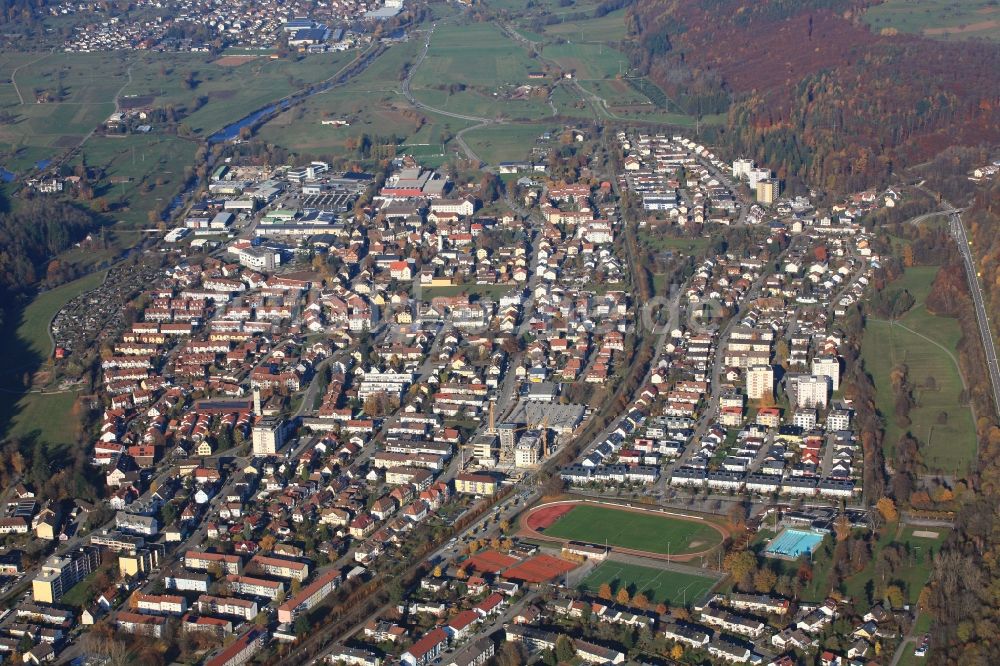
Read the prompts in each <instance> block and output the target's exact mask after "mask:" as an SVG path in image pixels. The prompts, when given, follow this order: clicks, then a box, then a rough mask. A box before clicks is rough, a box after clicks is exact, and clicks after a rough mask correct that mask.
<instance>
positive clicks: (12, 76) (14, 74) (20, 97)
mask: <svg viewBox="0 0 1000 666" xmlns="http://www.w3.org/2000/svg"><path fill="white" fill-rule="evenodd" d="M50 55H52V51H49V52H48V53H46V54H45V55H43V56H41V57H38V58H35V59H34V60H32V61H31V62H26V63H24V64H23V65H18V66H17V67H15V68H14V71H12V72H11V73H10V82H11V84H13V86H14V92H16V93H17V99H18V100H19V102H20V104H21V105H22V106H23V105H24V96H23V95H21V89H20V88H18V87H17V73H18V72H19V71H21V68H22V67H28V66H29V65H34V64H35V63H36V62H41V61H42V60H45V59H46V58H48V57H49V56H50Z"/></svg>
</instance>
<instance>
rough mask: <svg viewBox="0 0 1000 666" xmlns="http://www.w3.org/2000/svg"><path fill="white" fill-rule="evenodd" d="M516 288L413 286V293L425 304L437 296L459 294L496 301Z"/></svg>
mask: <svg viewBox="0 0 1000 666" xmlns="http://www.w3.org/2000/svg"><path fill="white" fill-rule="evenodd" d="M517 288H518V287H516V286H515V285H510V284H453V285H450V286H447V287H420V286H415V287H414V293H415V295H417V296H419V297H420V298H421V299H422V300H423V301H425V302H430V300H431V299H432V298H437V297H438V296H445V297H450V296H458V295H459V294H469V295H470V296H471V295H473V294H476V295H479V296H488V297H490V298H493V299H498V298H500V297H501V296H503V295H504V294H506V293H508V292H510V291H512V290H514V289H517Z"/></svg>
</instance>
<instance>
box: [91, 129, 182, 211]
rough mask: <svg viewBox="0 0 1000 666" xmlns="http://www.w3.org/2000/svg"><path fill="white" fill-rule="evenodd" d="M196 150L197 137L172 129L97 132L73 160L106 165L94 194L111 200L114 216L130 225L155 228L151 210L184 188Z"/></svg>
mask: <svg viewBox="0 0 1000 666" xmlns="http://www.w3.org/2000/svg"><path fill="white" fill-rule="evenodd" d="M196 150H197V146H196V144H195V143H194V142H192V141H186V140H184V139H178V138H177V137H175V136H172V135H168V134H163V135H158V134H149V135H144V134H130V135H126V136H121V137H105V136H95V137H93V138H91V139H90V141H88V142H87V144H86V145H85V146H84V147H83V149H82V150H81V152H80V153H78V154H77V155H76V156H75V157H74V159H73V160H72V161H71V164H74V165H75V164H79V163H81V162H82V161H83V160H86V163H87V164H88V165H101V166H102V167H103V169H104V173H105V178H104V179H103V180H101V181H99V182H98V183H96V185H95V187H94V196H95V197H97V198H103V199H104V200H105V201H106V202H108V203H109V205H110V206H111V208H112V209H111V212H110V214H111V215H113V216H114V218H115V219H116V220H119V221H121V222H125V223H126V224H125V226H127V227H131V228H137V227H142V228H156V220H152V219H150V212H151V211H155V213H159V212H160V211H162V210H163V208H164V207H165V206H166V205H167V204H168V203H169V202H170V201H171V200H172V199H173V198H174V197H175V196H176V195H177V193H178V192H179V191H180V189H181V186H182V185H183V184H184V176H185V170H186V169H190V168H192V165H193V164H194V155H195V151H196ZM119 230H121V229H119Z"/></svg>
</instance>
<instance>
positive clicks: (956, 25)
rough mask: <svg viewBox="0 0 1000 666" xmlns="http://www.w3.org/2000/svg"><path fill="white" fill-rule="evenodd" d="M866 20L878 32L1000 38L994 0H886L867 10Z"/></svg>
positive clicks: (999, 11)
mask: <svg viewBox="0 0 1000 666" xmlns="http://www.w3.org/2000/svg"><path fill="white" fill-rule="evenodd" d="M864 20H865V22H867V23H868V25H870V26H871V27H872V29H874V30H875V31H881V30H886V29H896V30H898V31H899V32H910V33H916V34H922V35H925V36H927V37H934V38H936V39H956V40H957V39H987V40H994V41H996V40H1000V6H997V3H996V2H994V1H993V0H962V1H961V2H956V1H955V0H886V2H883V3H881V4H878V5H875V6H873V7H870V8H869V9H868V10H867V11H865V13H864Z"/></svg>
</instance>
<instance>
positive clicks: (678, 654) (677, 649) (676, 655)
mask: <svg viewBox="0 0 1000 666" xmlns="http://www.w3.org/2000/svg"><path fill="white" fill-rule="evenodd" d="M670 658H671V659H673V660H674V661H680V660H681V659H683V658H684V646H683V645H681V644H680V643H674V646H673V647H672V648H670Z"/></svg>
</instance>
